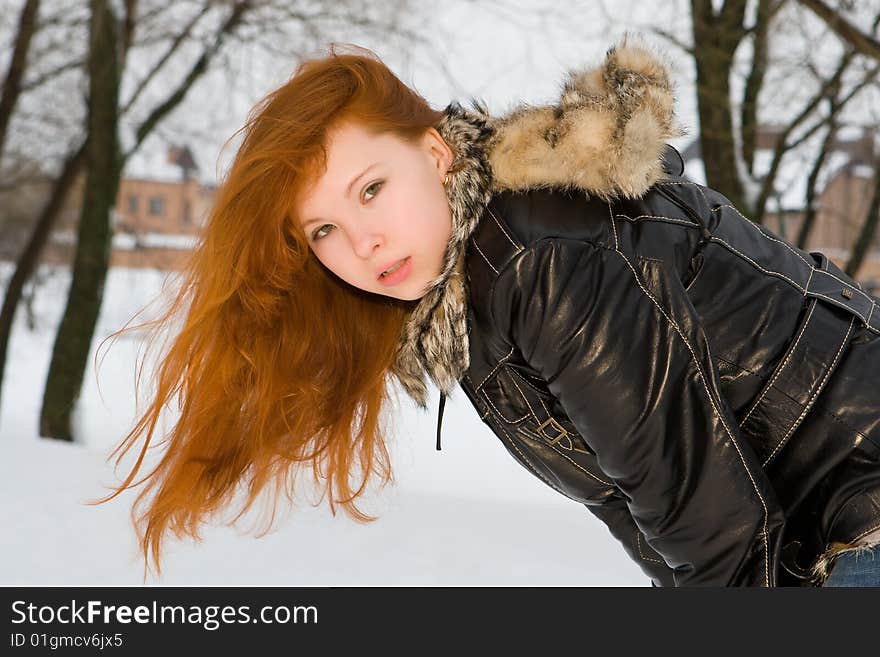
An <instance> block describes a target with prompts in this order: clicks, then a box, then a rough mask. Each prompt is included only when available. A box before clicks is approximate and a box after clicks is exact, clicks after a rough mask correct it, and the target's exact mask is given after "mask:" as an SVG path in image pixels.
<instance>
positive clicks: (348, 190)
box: [345, 162, 381, 196]
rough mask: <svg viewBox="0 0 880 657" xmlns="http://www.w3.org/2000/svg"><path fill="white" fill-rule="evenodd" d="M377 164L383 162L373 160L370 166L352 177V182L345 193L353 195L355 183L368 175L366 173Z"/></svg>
mask: <svg viewBox="0 0 880 657" xmlns="http://www.w3.org/2000/svg"><path fill="white" fill-rule="evenodd" d="M377 164H381V162H373V163H372V164H371V165H370V166H368V167H367V168H366V169H364V170H363V171H361V172H360V173H359V174H358V175H356V176H355V177H354V178H353V179H352V181H351V182H350V183H348V187H347V188H346V190H345V195H346V196H351V188H352V187H354V184H355V183H356V182H357V181H358V180H360V179H361V178H363V177H364V176H365V175H366V173H367V172H368V171H369V170H370V169H372V168H373V167H374V166H376V165H377Z"/></svg>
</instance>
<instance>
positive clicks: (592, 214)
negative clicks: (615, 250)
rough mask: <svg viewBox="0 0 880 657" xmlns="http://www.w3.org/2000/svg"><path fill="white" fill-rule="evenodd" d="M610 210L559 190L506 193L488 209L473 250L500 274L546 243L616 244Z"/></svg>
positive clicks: (572, 192) (575, 192)
mask: <svg viewBox="0 0 880 657" xmlns="http://www.w3.org/2000/svg"><path fill="white" fill-rule="evenodd" d="M608 217H609V206H608V204H607V203H606V202H605V201H602V200H600V199H598V198H591V197H588V196H587V195H586V194H585V193H584V192H583V191H580V190H567V189H564V188H561V187H549V188H535V189H529V190H526V191H511V190H502V191H498V192H496V193H495V194H493V196H492V198H491V199H490V200H489V203H487V204H486V207H485V210H484V213H483V216H482V217H481V219H480V222H479V225H478V227H477V229H476V230H475V231H474V233H473V235H472V236H471V242H472V248H473V250H474V251H475V252H476V255H477V256H478V258H479V259H480V260H482V261H483V264H484V265H485V266H486V267H488V269H489V270H490V271H492V272H494V273H495V275H497V274H498V273H500V272H501V270H502V269H503V268H504V267H505V266H506V265H507V264H508V263H509V262H510V261H511V260H512V259H513V258H514V257H516V256H517V255H518V254H519V253H520V252H522V251H523V250H525V249H527V248H529V247H530V246H532V245H533V244H534V243H536V242H538V241H539V240H543V239H547V238H563V239H578V240H588V241H592V242H599V243H603V244H611V243H613V235H612V233H611V228H610V223H609V221H608Z"/></svg>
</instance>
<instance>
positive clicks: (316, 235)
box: [312, 224, 333, 241]
mask: <svg viewBox="0 0 880 657" xmlns="http://www.w3.org/2000/svg"><path fill="white" fill-rule="evenodd" d="M324 226H330V228H333V224H321V225H320V226H318V228H317V229H315V232H313V233H312V241H318V240H319V239H321V238H322V237H324V236H323V235H320V232H321V231H322V230H323V229H324Z"/></svg>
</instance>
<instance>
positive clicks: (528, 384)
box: [508, 367, 590, 454]
mask: <svg viewBox="0 0 880 657" xmlns="http://www.w3.org/2000/svg"><path fill="white" fill-rule="evenodd" d="M508 372H509V373H510V374H511V377H510V378H511V380H513V384H514V385H516V381H515V379H517V378H519V380H520V383H524V384H526V385H527V386H528V387H529V388H531V389H532V390H534V391H535V392H536V393H538V402H539V403H540V404H541V406H542V407H543V409H544V412H545V413H546V414H547V416H548V417H553V413H551V412H550V409H548V408H547V404H545V403H544V400H543V399H542V398H541V394H545V392H546V391H544V390H539V389H538V388H536V387H535V386H534V385H532V384H531V383H530V382H529V381H527V380H526V379H525V378H523V376H522V375H521V374H519V373H517V372H515V371H514V370H513V369H512V368H510V367H508ZM516 388H517V390H519V394H520V395H522V398H523V401H525V402H526V404H527V405H528V403H529V402H528V399H526V396H525V395H523V391H522V388H520V387H519V386H518V385H516ZM529 408H530V409H531V406H529ZM553 419H556V418H553ZM535 421H536V422H537V421H538V418H535ZM556 421H557V422H559V420H556ZM560 424H562V423H561V422H560ZM565 431H566V432H567V433H569V434H577V432H576V431H569V429H567V428H566V429H565ZM577 435H580V434H577ZM566 440H568V442H569V443H571V449H573V450H574V451H576V452H583V453H584V454H589V453H590V452H586V451H584V450H582V449H577V448H576V447H575V446H574V443H572V441H571V439H570V438H569V437H568V436H566Z"/></svg>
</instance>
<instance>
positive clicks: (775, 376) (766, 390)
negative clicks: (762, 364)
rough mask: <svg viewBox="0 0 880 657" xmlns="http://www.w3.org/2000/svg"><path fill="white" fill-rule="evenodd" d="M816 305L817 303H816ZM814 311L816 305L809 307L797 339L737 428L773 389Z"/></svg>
mask: <svg viewBox="0 0 880 657" xmlns="http://www.w3.org/2000/svg"><path fill="white" fill-rule="evenodd" d="M816 303H818V302H816ZM815 309H816V304H813V305H812V306H810V312H809V314H807V319H806V320H805V321H804V323H803V324H802V325H801V330H800V331H798V334H797V338H796V339H795V341H794V344H793V345H792V346H791V349H789V351H788V355H787V356H786V357H785V360H784V361H782V365H780V366H779V368H778V369H777V370H776V372H775V373H774V374H773V378H772V379H770V381H769V382H768V383H767V385H766V386H764V390H762V391H761V394H760V395H759V396H758V398H757V399H756V400H755V403H754V404H752V407H751V408H750V409H749V412H748V413H746V415H745V417H744V418H743V419H742V420H741V421H740V423H739V426H740V427H742V425H744V424H745V423H746V421H747V420H748V419H749V418H750V417H751V416H752V412H753V411H754V410H755V409H756V408H757V407H758V404H760V403H761V400H762V399H764V397H765V396H766V395H767V392H768V391H769V390H770V388H771V387H773V384H774V383H775V382H776V379H778V378H779V375H780V374H782V371H783V370H784V369H785V366H786V365H788V361H790V360H791V357H792V356H793V355H794V352H795V349H797V346H798V343H799V342H800V341H801V337H802V336H803V334H804V331H805V330H806V329H807V325H808V324H809V323H810V319H811V318H812V317H813V311H814V310H815Z"/></svg>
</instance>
